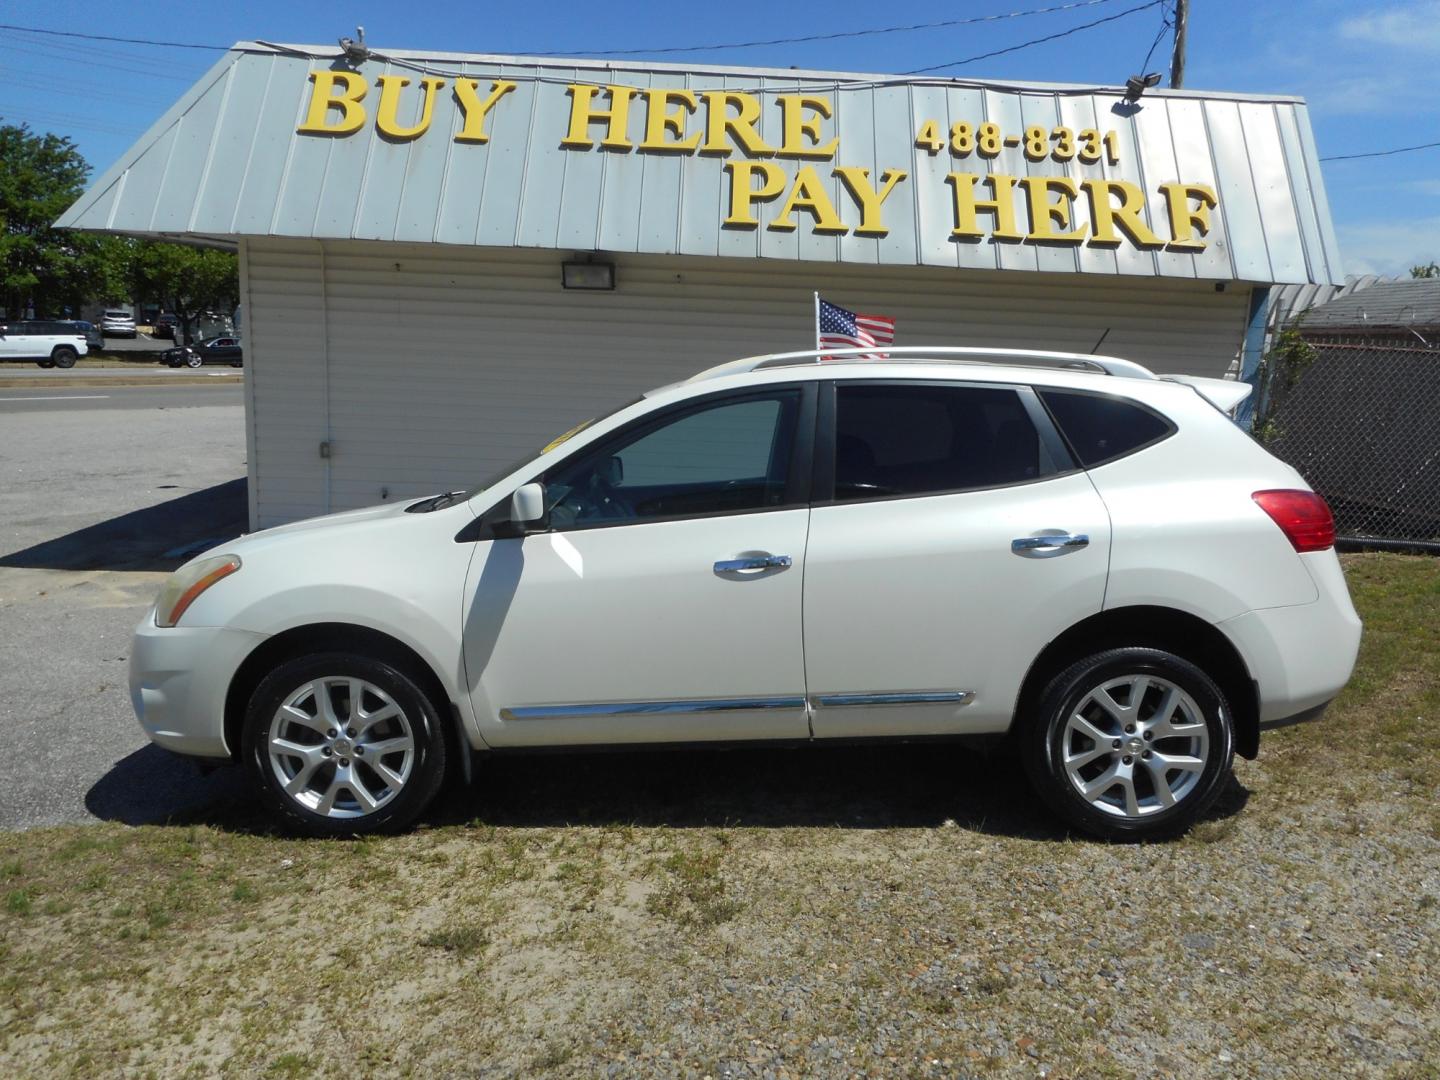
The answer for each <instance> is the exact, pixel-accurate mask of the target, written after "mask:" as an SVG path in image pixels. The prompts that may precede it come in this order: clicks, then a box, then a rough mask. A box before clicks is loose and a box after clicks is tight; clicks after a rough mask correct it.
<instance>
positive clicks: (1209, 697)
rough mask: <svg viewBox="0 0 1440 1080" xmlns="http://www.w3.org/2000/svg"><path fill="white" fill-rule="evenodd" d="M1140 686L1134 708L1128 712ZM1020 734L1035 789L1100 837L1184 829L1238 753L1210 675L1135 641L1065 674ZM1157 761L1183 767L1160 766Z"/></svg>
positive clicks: (1156, 835)
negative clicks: (1172, 762) (1136, 711)
mask: <svg viewBox="0 0 1440 1080" xmlns="http://www.w3.org/2000/svg"><path fill="white" fill-rule="evenodd" d="M1137 690H1138V691H1139V694H1140V700H1139V702H1138V705H1139V709H1138V715H1137V714H1135V713H1131V712H1130V709H1131V708H1132V707H1133V706H1134V705H1135V704H1136V703H1135V702H1132V701H1131V698H1132V697H1133V696H1134V695H1135V693H1136V692H1137ZM1171 691H1174V693H1173V695H1172V693H1171ZM1106 701H1108V703H1109V704H1108V705H1107V704H1104V702H1106ZM1111 706H1114V708H1113V709H1112V708H1111ZM1162 709H1164V710H1165V714H1164V715H1161V713H1162ZM1087 732H1093V734H1089V733H1087ZM1020 736H1021V738H1020V754H1021V758H1022V760H1023V762H1024V766H1025V772H1026V775H1027V776H1028V777H1029V778H1030V783H1031V785H1032V786H1033V787H1034V788H1035V791H1036V794H1038V795H1039V796H1040V798H1041V799H1042V800H1044V802H1045V803H1046V805H1048V806H1049V807H1050V808H1051V809H1052V810H1054V811H1055V813H1056V814H1058V815H1059V816H1060V817H1061V818H1063V819H1064V820H1065V822H1066V823H1067V824H1069V825H1071V826H1072V827H1074V828H1075V829H1078V830H1080V831H1082V832H1086V833H1089V834H1090V835H1092V836H1097V837H1100V838H1101V839H1105V840H1123V841H1135V840H1158V839H1165V838H1168V837H1173V836H1177V835H1179V834H1181V833H1183V832H1184V831H1185V830H1186V829H1188V828H1189V827H1190V826H1191V825H1192V824H1194V822H1195V821H1196V820H1197V819H1198V818H1199V817H1200V816H1201V815H1202V814H1204V813H1205V811H1206V810H1208V809H1209V808H1210V807H1211V806H1212V805H1213V804H1214V802H1215V800H1216V798H1218V797H1219V795H1220V792H1221V791H1222V790H1223V789H1224V787H1225V784H1226V782H1227V781H1228V779H1229V777H1230V768H1231V764H1232V762H1233V761H1234V756H1235V734H1234V726H1233V723H1232V721H1231V714H1230V707H1229V705H1228V704H1227V703H1226V701H1225V695H1224V694H1223V693H1222V692H1221V690H1220V688H1219V687H1218V686H1216V685H1215V681H1214V680H1213V679H1211V678H1210V676H1208V675H1206V674H1205V672H1203V671H1201V670H1200V669H1199V668H1198V667H1196V666H1195V665H1194V664H1192V663H1191V662H1190V661H1188V660H1185V659H1183V658H1182V657H1179V656H1175V655H1174V654H1172V653H1168V652H1163V651H1161V650H1159V649H1149V648H1140V647H1131V648H1121V649H1111V650H1108V651H1106V652H1102V653H1097V654H1095V655H1093V656H1088V657H1086V658H1085V659H1083V660H1080V661H1078V662H1077V663H1075V664H1072V665H1071V666H1070V667H1068V668H1067V669H1065V670H1064V671H1062V672H1061V673H1060V674H1059V675H1057V676H1056V677H1055V678H1054V679H1052V680H1051V681H1050V683H1049V685H1048V686H1047V687H1046V688H1045V691H1044V692H1043V694H1042V695H1041V702H1040V707H1039V708H1038V709H1037V710H1036V712H1035V714H1034V715H1033V716H1030V717H1025V718H1022V727H1021V730H1020ZM1096 751H1098V753H1097V752H1096ZM1067 757H1068V760H1067ZM1157 759H1158V760H1168V761H1176V762H1180V763H1181V765H1180V767H1177V768H1170V769H1165V768H1161V769H1157V768H1156V767H1155V764H1154V763H1155V762H1156V760H1157ZM1157 776H1158V777H1159V779H1158V780H1157ZM1106 779H1110V781H1111V782H1110V783H1109V784H1108V785H1106V784H1105V780H1106ZM1082 785H1083V786H1085V787H1088V788H1089V794H1088V796H1087V795H1086V794H1085V793H1084V792H1082V790H1081V788H1082ZM1166 793H1168V795H1169V798H1168V800H1167V798H1166V797H1165V796H1166Z"/></svg>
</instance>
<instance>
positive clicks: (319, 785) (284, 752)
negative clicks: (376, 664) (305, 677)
mask: <svg viewBox="0 0 1440 1080" xmlns="http://www.w3.org/2000/svg"><path fill="white" fill-rule="evenodd" d="M266 752H267V754H268V755H269V762H270V768H271V769H272V770H273V772H274V775H275V778H276V780H278V781H279V784H280V787H281V789H282V790H283V791H284V792H285V793H286V794H287V795H288V796H289V797H290V798H291V799H293V800H294V801H295V802H296V803H298V804H299V805H300V806H302V807H304V808H305V809H306V810H309V811H311V812H312V813H316V814H320V815H322V816H324V817H328V818H358V817H365V816H367V815H369V814H373V813H375V812H376V811H377V810H379V809H381V808H382V807H383V806H385V805H387V804H388V803H390V802H391V801H392V800H394V799H395V797H396V796H397V795H399V794H400V792H401V791H402V790H403V789H404V787H405V785H406V784H407V783H408V782H409V780H410V778H411V774H412V773H413V771H414V768H415V734H414V731H413V730H412V728H411V725H410V719H409V718H408V717H407V716H406V715H405V712H404V710H403V709H401V708H400V706H399V705H397V704H396V703H395V701H394V699H393V698H391V697H390V695H389V694H387V693H386V692H385V691H384V690H382V689H381V688H380V687H378V686H376V685H375V684H374V683H371V682H368V681H366V680H364V679H357V678H353V677H351V676H333V677H326V678H317V679H312V680H310V681H308V682H306V683H305V684H304V685H302V686H300V687H298V688H297V689H296V690H295V691H294V692H292V693H291V694H289V695H288V696H287V697H286V698H285V700H284V701H283V702H282V703H281V705H280V707H279V708H278V709H277V710H276V711H275V714H274V716H273V718H272V719H271V721H270V726H269V730H268V732H267V733H266Z"/></svg>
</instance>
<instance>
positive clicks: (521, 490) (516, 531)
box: [495, 484, 549, 537]
mask: <svg viewBox="0 0 1440 1080" xmlns="http://www.w3.org/2000/svg"><path fill="white" fill-rule="evenodd" d="M546 517H549V516H547V514H546V511H544V484H524V485H523V487H518V488H516V494H513V495H511V497H510V516H508V517H507V518H505V520H504V521H497V523H495V536H504V537H513V536H524V534H526V533H527V531H528V528H527V526H534V527H537V528H544V521H546Z"/></svg>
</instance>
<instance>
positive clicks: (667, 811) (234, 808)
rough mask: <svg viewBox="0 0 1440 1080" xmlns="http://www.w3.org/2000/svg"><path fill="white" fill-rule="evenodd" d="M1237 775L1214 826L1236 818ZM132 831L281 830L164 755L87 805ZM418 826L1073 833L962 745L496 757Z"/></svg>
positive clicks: (100, 789)
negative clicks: (163, 827)
mask: <svg viewBox="0 0 1440 1080" xmlns="http://www.w3.org/2000/svg"><path fill="white" fill-rule="evenodd" d="M1248 797H1249V792H1248V790H1246V789H1245V788H1244V786H1243V785H1241V784H1240V783H1239V782H1238V781H1235V780H1233V779H1232V781H1231V783H1230V785H1229V787H1228V788H1227V789H1226V791H1225V792H1224V793H1223V794H1222V796H1221V798H1220V799H1219V800H1218V801H1217V803H1216V805H1215V806H1214V807H1213V808H1212V809H1211V810H1210V812H1209V813H1208V814H1207V815H1206V817H1207V819H1216V818H1225V817H1230V816H1232V815H1234V814H1236V813H1238V812H1239V811H1240V810H1241V809H1242V808H1243V807H1244V805H1245V802H1246V800H1247V799H1248ZM85 805H86V807H87V808H88V809H89V811H90V813H92V814H94V815H95V816H96V817H98V818H102V819H105V820H111V821H120V822H123V823H125V824H128V825H149V824H170V825H190V824H204V825H209V826H212V827H215V828H218V829H222V830H225V831H228V832H242V833H252V834H260V835H269V834H272V833H274V832H276V826H275V824H274V822H273V820H272V819H270V818H269V817H268V816H267V815H266V814H265V813H264V812H263V811H262V810H261V809H260V807H259V806H258V805H257V804H256V802H255V801H254V800H253V799H252V798H251V797H250V796H249V794H248V792H247V790H246V784H245V777H244V776H243V775H242V774H241V770H240V769H238V768H233V767H224V768H220V769H216V770H214V771H212V772H210V773H208V774H206V775H204V776H202V775H201V774H200V773H199V771H198V770H197V769H196V767H195V766H194V764H193V763H191V762H188V761H186V760H185V759H184V758H180V757H178V756H176V755H174V754H171V753H169V752H167V751H164V750H161V749H159V748H158V747H154V746H150V747H146V748H144V749H142V750H138V751H136V752H135V753H133V754H130V755H129V756H128V757H126V758H124V759H123V760H121V761H120V762H118V763H117V764H116V765H115V767H114V768H113V769H111V771H110V772H109V773H107V774H106V775H105V776H104V777H102V778H101V779H100V781H99V782H97V783H96V784H95V785H94V787H92V788H91V789H90V791H89V793H88V794H87V796H86V799H85ZM421 824H422V826H427V825H428V826H432V827H443V826H447V825H459V824H484V825H496V826H503V827H507V828H557V827H566V826H590V827H595V826H606V825H632V826H638V827H666V828H681V829H685V828H707V827H708V828H714V827H736V828H775V829H781V828H810V827H829V828H845V829H891V828H934V827H937V826H941V825H953V826H956V827H958V828H960V829H963V830H966V831H969V832H974V833H982V834H987V835H1000V836H1011V837H1024V838H1029V839H1034V840H1042V841H1046V840H1048V841H1059V840H1063V839H1065V838H1067V837H1068V836H1070V833H1069V832H1068V831H1067V830H1066V828H1065V827H1064V826H1063V825H1061V824H1060V822H1059V821H1058V820H1057V819H1056V818H1055V817H1054V816H1053V815H1052V814H1050V812H1049V811H1048V810H1047V809H1046V808H1045V807H1044V806H1043V805H1041V804H1040V803H1039V801H1038V800H1037V799H1036V798H1035V797H1034V795H1033V794H1032V793H1031V792H1030V789H1029V787H1028V785H1027V783H1026V780H1025V776H1024V773H1023V771H1022V770H1021V768H1020V764H1019V761H1018V760H1017V759H1016V758H1015V757H1014V756H1013V755H1012V754H1010V753H1008V752H1006V751H1004V750H1003V749H977V748H974V747H967V746H963V745H959V744H954V743H921V744H895V745H888V746H832V747H801V748H786V749H778V748H769V747H761V748H748V747H747V748H735V749H723V750H721V749H687V750H670V751H636V752H628V751H627V752H607V753H578V752H569V751H567V752H559V751H556V752H550V753H537V754H496V755H493V756H490V757H486V758H483V759H481V760H480V761H478V762H477V767H476V771H475V778H474V781H473V783H471V784H470V785H468V786H467V785H465V784H463V783H459V782H456V783H452V784H451V785H450V786H449V788H448V790H447V792H446V794H445V795H444V796H443V797H442V798H441V799H440V800H439V801H438V802H437V804H436V805H435V806H434V807H433V808H432V809H431V810H430V811H429V812H428V813H427V814H426V815H425V817H424V819H422V822H421Z"/></svg>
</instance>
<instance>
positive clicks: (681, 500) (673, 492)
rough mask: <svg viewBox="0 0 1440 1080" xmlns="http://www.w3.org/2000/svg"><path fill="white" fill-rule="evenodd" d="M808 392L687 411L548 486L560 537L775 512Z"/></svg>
mask: <svg viewBox="0 0 1440 1080" xmlns="http://www.w3.org/2000/svg"><path fill="white" fill-rule="evenodd" d="M799 403H800V392H799V391H798V390H795V389H788V390H781V391H777V392H774V393H769V394H762V395H757V396H747V397H743V398H739V399H736V398H727V399H725V400H723V401H720V402H717V403H713V404H708V405H700V406H696V407H694V408H689V409H685V410H684V411H682V412H681V413H680V414H679V415H674V414H671V415H670V416H669V417H666V418H663V419H661V420H659V421H657V422H656V423H653V424H648V425H645V426H643V427H642V428H641V429H640V430H638V431H635V430H631V431H630V432H627V433H625V434H622V435H621V436H620V437H619V438H618V439H615V440H607V441H605V442H603V443H602V444H601V445H599V446H597V447H593V448H591V449H589V450H586V451H584V452H583V453H581V454H580V455H579V456H578V457H576V458H573V459H571V460H570V461H567V462H564V463H562V464H561V465H559V466H557V467H556V468H555V469H553V470H552V471H551V472H550V473H548V474H546V476H545V487H546V497H547V502H549V504H550V523H551V526H552V527H553V528H555V529H559V530H567V529H583V528H592V527H596V526H604V525H615V524H625V523H627V522H639V521H651V520H659V519H674V518H688V517H705V516H709V515H713V514H733V513H744V512H747V511H758V510H767V509H774V508H777V507H780V506H783V505H786V503H787V494H786V493H787V487H788V484H789V480H790V460H791V457H792V451H793V449H794V441H795V423H796V415H797V413H798V410H799Z"/></svg>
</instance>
